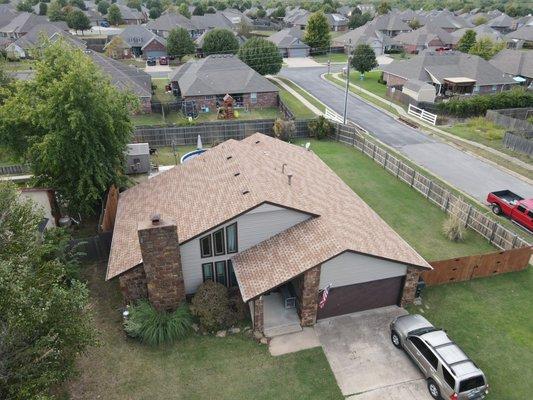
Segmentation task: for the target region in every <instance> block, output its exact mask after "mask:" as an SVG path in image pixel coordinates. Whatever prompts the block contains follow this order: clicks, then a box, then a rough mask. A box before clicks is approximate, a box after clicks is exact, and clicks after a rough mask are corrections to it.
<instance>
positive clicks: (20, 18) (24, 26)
mask: <svg viewBox="0 0 533 400" xmlns="http://www.w3.org/2000/svg"><path fill="white" fill-rule="evenodd" d="M48 23H52V24H54V25H56V26H57V27H59V28H61V29H62V30H64V31H66V32H68V30H69V28H68V26H67V24H66V23H65V22H63V21H57V22H48V18H47V17H45V16H42V15H35V14H32V13H28V12H22V13H20V14H18V15H17V16H16V17H15V18H13V19H12V20H11V21H10V22H9V23H8V24H6V25H4V26H3V27H0V36H2V37H6V38H10V39H18V38H20V37H22V36H24V35H25V34H26V33H28V32H29V31H30V30H31V29H32V28H33V27H35V26H36V25H42V24H48Z"/></svg>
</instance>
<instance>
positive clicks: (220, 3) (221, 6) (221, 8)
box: [215, 1, 228, 11]
mask: <svg viewBox="0 0 533 400" xmlns="http://www.w3.org/2000/svg"><path fill="white" fill-rule="evenodd" d="M215 8H216V9H217V10H218V11H224V10H225V9H226V8H228V6H227V4H226V2H225V1H217V2H215Z"/></svg>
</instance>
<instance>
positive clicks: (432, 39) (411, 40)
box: [395, 25, 455, 54]
mask: <svg viewBox="0 0 533 400" xmlns="http://www.w3.org/2000/svg"><path fill="white" fill-rule="evenodd" d="M395 39H396V41H397V42H398V43H400V44H401V45H402V46H403V48H404V50H405V51H406V52H407V53H411V54H418V53H419V52H420V51H422V50H426V49H431V50H436V49H438V48H441V47H447V48H451V47H452V46H453V43H454V42H455V40H454V37H453V36H452V35H451V34H450V33H449V32H446V31H445V30H443V29H441V28H437V27H432V26H430V25H425V26H423V27H422V28H419V29H417V30H414V31H411V32H405V33H402V34H400V35H398V36H396V37H395Z"/></svg>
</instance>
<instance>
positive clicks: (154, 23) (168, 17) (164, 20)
mask: <svg viewBox="0 0 533 400" xmlns="http://www.w3.org/2000/svg"><path fill="white" fill-rule="evenodd" d="M146 28H147V29H149V30H151V31H152V32H153V33H155V34H156V35H159V36H161V37H164V38H167V37H168V34H169V32H170V31H171V30H172V29H174V28H183V29H185V30H186V31H187V32H189V34H190V35H191V37H192V38H197V37H198V36H200V35H201V34H202V31H199V30H198V29H197V28H196V26H195V25H194V24H193V23H192V22H191V20H190V19H188V18H185V17H184V16H183V15H181V14H176V13H171V12H167V13H164V14H161V16H159V18H157V19H155V20H150V21H148V23H147V24H146Z"/></svg>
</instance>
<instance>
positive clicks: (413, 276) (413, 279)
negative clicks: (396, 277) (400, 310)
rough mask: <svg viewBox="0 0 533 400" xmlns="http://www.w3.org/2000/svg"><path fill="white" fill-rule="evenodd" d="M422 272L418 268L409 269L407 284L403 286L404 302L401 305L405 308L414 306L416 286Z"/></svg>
mask: <svg viewBox="0 0 533 400" xmlns="http://www.w3.org/2000/svg"><path fill="white" fill-rule="evenodd" d="M420 274H421V271H420V270H419V269H418V268H411V267H408V268H407V274H406V275H405V283H404V285H403V292H402V300H401V302H400V305H401V306H402V307H405V306H406V305H407V304H412V303H413V301H414V299H415V293H416V285H417V284H418V278H419V277H420Z"/></svg>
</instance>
